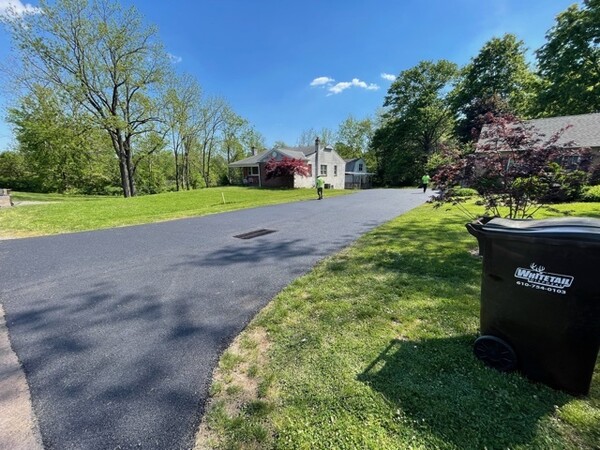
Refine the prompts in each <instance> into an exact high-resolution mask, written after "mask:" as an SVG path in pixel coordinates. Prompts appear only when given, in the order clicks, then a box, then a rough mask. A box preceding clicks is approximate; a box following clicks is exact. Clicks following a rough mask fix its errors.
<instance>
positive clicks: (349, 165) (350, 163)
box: [344, 158, 362, 173]
mask: <svg viewBox="0 0 600 450" xmlns="http://www.w3.org/2000/svg"><path fill="white" fill-rule="evenodd" d="M361 159H362V158H353V159H345V160H344V161H345V162H346V173H348V172H354V169H355V168H356V163H357V162H358V161H359V160H361Z"/></svg>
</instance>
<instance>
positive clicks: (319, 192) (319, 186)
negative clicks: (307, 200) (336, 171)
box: [317, 175, 325, 200]
mask: <svg viewBox="0 0 600 450" xmlns="http://www.w3.org/2000/svg"><path fill="white" fill-rule="evenodd" d="M323 186H325V181H324V180H323V178H322V177H321V175H319V176H318V177H317V195H318V196H319V200H323Z"/></svg>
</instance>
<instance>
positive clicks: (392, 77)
mask: <svg viewBox="0 0 600 450" xmlns="http://www.w3.org/2000/svg"><path fill="white" fill-rule="evenodd" d="M381 78H383V79H384V80H388V81H394V80H395V79H396V75H392V74H391V73H385V72H383V73H382V74H381Z"/></svg>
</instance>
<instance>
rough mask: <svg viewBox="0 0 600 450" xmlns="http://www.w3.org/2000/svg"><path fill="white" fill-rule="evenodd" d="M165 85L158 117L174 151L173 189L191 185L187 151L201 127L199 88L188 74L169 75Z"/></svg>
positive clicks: (200, 94) (186, 187)
mask: <svg viewBox="0 0 600 450" xmlns="http://www.w3.org/2000/svg"><path fill="white" fill-rule="evenodd" d="M165 88H166V90H165V91H164V92H163V94H162V107H161V111H160V117H161V120H162V123H163V124H164V127H165V133H166V136H167V140H168V141H169V145H170V147H171V151H172V152H173V167H174V177H175V189H176V190H177V191H178V190H179V189H190V178H191V170H190V168H191V163H190V154H191V151H192V148H191V147H192V143H194V142H195V136H196V135H197V134H198V133H199V131H200V130H199V127H200V123H199V122H200V118H199V116H200V107H201V104H202V100H203V99H202V89H201V87H200V85H199V84H198V82H197V81H196V79H194V78H193V77H191V76H190V75H181V76H174V77H171V79H170V80H169V82H168V83H167V85H166V86H165Z"/></svg>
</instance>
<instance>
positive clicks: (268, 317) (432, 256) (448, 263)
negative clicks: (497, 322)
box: [196, 203, 600, 450]
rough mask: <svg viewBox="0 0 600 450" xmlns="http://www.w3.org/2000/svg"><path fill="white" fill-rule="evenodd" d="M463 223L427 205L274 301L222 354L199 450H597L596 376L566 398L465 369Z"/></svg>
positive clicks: (474, 283)
mask: <svg viewBox="0 0 600 450" xmlns="http://www.w3.org/2000/svg"><path fill="white" fill-rule="evenodd" d="M472 208H474V207H472ZM559 209H561V210H562V211H570V212H571V214H574V215H588V216H595V217H600V204H598V203H596V204H591V203H588V204H570V205H564V206H561V207H560V208H559ZM466 221H467V219H466V218H465V217H464V216H463V215H462V214H460V213H459V212H458V211H457V210H456V209H450V210H445V209H437V210H436V209H433V208H432V207H431V206H430V205H426V206H423V207H421V208H418V209H416V210H414V211H412V212H409V213H408V214H406V215H403V216H401V217H399V218H397V219H395V220H393V221H391V222H389V223H388V224H386V225H384V226H382V227H380V228H378V229H376V230H374V231H373V232H371V233H369V234H367V235H366V236H364V237H363V238H361V239H360V240H359V241H358V242H357V243H356V244H355V245H353V246H352V247H350V248H348V249H346V250H344V251H342V252H341V253H339V254H338V255H336V256H333V257H331V258H328V259H326V260H324V261H322V262H321V263H320V264H318V265H317V267H315V269H314V270H313V271H312V272H311V273H310V274H308V275H306V276H304V277H302V278H300V279H298V280H296V281H295V282H294V283H293V284H292V285H290V286H289V287H287V288H286V289H285V290H284V291H282V292H281V293H280V294H279V295H278V296H277V297H276V298H275V299H274V300H273V301H272V302H271V303H270V304H269V305H268V306H267V307H266V308H265V309H264V310H263V311H262V312H261V313H260V314H259V315H258V316H257V317H256V318H255V319H254V320H253V321H252V322H251V323H250V325H249V326H248V327H247V329H246V330H245V331H244V332H243V333H242V334H241V335H240V336H238V338H237V339H236V341H235V342H234V343H233V345H232V346H231V347H230V348H229V349H228V350H227V351H226V352H225V353H224V354H223V356H222V358H221V360H220V363H219V367H218V368H217V370H216V371H215V376H214V380H213V384H212V387H211V395H212V399H211V402H210V404H209V406H208V407H207V413H206V415H205V417H204V419H203V423H202V425H201V427H200V431H199V433H198V439H197V444H196V448H197V449H200V448H227V449H238V448H239V449H268V448H273V449H377V450H381V449H395V450H396V449H484V448H487V449H506V448H511V449H525V448H527V449H593V448H595V449H597V448H598V443H600V367H599V364H598V363H597V365H596V371H595V375H594V381H593V385H592V390H591V393H590V396H589V397H588V398H575V397H572V396H570V395H567V394H565V393H562V392H558V391H554V390H552V389H550V388H548V387H546V386H544V385H541V384H535V383H532V382H529V381H528V380H526V379H525V378H523V377H522V376H520V375H518V374H516V373H512V374H502V373H499V372H497V371H495V370H492V369H488V368H486V367H484V366H483V365H482V364H481V363H480V362H479V361H478V360H477V359H476V358H475V357H474V356H473V354H472V344H473V341H474V340H475V338H476V337H477V334H478V326H479V292H480V277H481V259H480V258H478V257H476V256H473V255H472V254H471V253H470V252H469V251H470V250H474V249H476V247H477V243H476V240H475V238H473V237H472V236H471V235H469V234H468V233H467V231H466V230H465V227H464V224H465V222H466Z"/></svg>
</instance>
